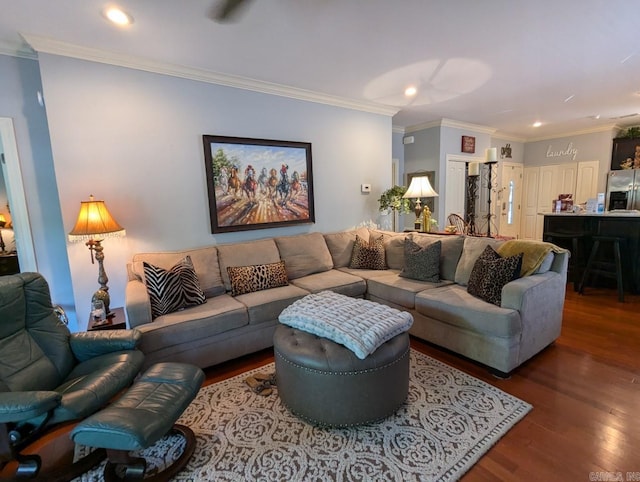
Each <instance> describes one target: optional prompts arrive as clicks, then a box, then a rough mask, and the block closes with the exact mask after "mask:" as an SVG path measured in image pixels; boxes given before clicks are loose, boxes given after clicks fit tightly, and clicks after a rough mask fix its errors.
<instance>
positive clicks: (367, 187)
mask: <svg viewBox="0 0 640 482" xmlns="http://www.w3.org/2000/svg"><path fill="white" fill-rule="evenodd" d="M360 191H361V192H371V184H361V185H360Z"/></svg>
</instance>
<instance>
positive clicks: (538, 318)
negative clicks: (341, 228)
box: [126, 228, 568, 374]
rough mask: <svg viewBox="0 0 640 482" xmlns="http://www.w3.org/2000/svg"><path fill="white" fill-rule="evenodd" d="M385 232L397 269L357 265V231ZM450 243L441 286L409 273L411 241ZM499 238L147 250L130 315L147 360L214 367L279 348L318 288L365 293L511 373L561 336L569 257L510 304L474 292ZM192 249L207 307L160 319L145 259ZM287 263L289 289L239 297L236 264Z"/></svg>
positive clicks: (556, 256) (557, 259)
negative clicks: (278, 333) (474, 277)
mask: <svg viewBox="0 0 640 482" xmlns="http://www.w3.org/2000/svg"><path fill="white" fill-rule="evenodd" d="M381 234H382V235H383V236H384V252H385V257H386V264H387V266H388V269H384V270H371V269H352V268H349V264H350V260H351V255H352V250H353V246H354V242H355V240H356V235H358V236H360V237H361V238H362V239H365V240H368V239H369V237H370V236H374V237H379V236H380V235H381ZM406 236H412V239H415V240H418V241H421V242H427V243H428V242H431V241H434V240H440V241H441V255H440V273H439V274H440V279H441V280H440V282H438V283H432V282H427V281H418V280H415V279H409V278H405V277H402V276H400V272H401V270H402V268H403V266H404V262H405V260H404V243H405V237H406ZM502 242H503V241H499V240H496V239H492V238H480V237H466V236H458V235H455V236H447V235H431V234H418V233H393V232H382V231H377V230H369V229H367V228H359V229H357V230H351V231H345V232H339V233H330V234H321V233H310V234H303V235H297V236H283V237H276V238H270V239H262V240H258V241H251V242H242V243H233V244H222V245H217V246H208V247H204V248H199V249H191V250H184V251H177V252H161V253H141V254H136V255H135V256H134V257H133V260H132V262H131V263H130V264H129V265H128V274H129V282H128V284H127V288H126V312H127V317H128V321H129V326H130V327H131V328H137V329H138V330H140V331H141V332H142V343H141V346H140V349H141V350H142V351H143V352H144V353H145V363H146V364H147V365H150V364H153V363H156V362H158V361H167V360H171V361H181V362H188V363H193V364H195V365H198V366H200V367H203V368H204V367H209V366H212V365H215V364H217V363H220V362H223V361H226V360H230V359H233V358H236V357H238V356H241V355H245V354H248V353H252V352H255V351H258V350H261V349H264V348H267V347H270V346H272V344H273V333H274V331H275V328H276V326H277V324H278V315H279V314H280V312H281V311H282V310H283V309H284V308H285V307H286V306H288V305H289V304H291V303H292V302H294V301H295V300H297V299H300V298H302V297H304V296H305V295H307V294H309V293H316V292H319V291H323V290H332V291H335V292H338V293H341V294H344V295H348V296H354V297H365V298H367V299H370V300H373V301H377V302H379V303H383V304H386V305H389V306H392V307H395V308H398V309H401V310H405V311H408V312H410V313H411V314H412V315H413V316H414V323H413V326H412V328H411V330H410V333H411V334H412V335H414V336H416V337H418V338H421V339H423V340H426V341H429V342H432V343H434V344H436V345H439V346H442V347H444V348H447V349H449V350H452V351H454V352H456V353H459V354H460V355H463V356H465V357H468V358H470V359H472V360H475V361H477V362H479V363H481V364H484V365H486V366H487V367H489V368H490V369H491V370H492V371H494V372H496V373H499V374H507V373H509V372H511V371H512V370H513V369H514V368H516V367H518V366H519V365H520V364H522V363H523V362H525V361H526V360H528V359H529V358H531V357H532V356H533V355H535V354H536V353H538V352H539V351H540V350H542V349H543V348H545V347H546V346H547V345H549V344H551V343H552V342H553V341H554V340H555V339H556V338H557V337H558V336H559V335H560V330H561V325H562V310H563V306H564V295H565V287H566V276H567V261H568V253H567V252H564V251H561V250H555V251H558V252H553V251H552V252H549V253H548V254H546V255H545V258H544V260H543V262H542V263H541V264H540V266H537V267H536V270H535V272H534V273H533V274H531V275H529V276H525V277H522V278H519V279H516V280H514V281H511V282H509V283H507V284H506V285H505V286H504V287H503V288H502V302H501V306H496V305H495V304H492V303H489V302H487V301H484V300H482V299H479V298H477V297H475V296H472V295H471V294H469V293H468V292H467V286H466V285H467V282H468V280H469V276H470V273H471V271H472V268H473V266H474V264H475V262H476V260H477V258H478V257H479V256H480V254H481V253H482V251H483V250H484V248H485V247H486V246H487V245H492V246H493V247H496V248H497V247H498V246H499V245H500V244H501V243H502ZM187 255H189V256H190V258H191V261H192V263H193V266H194V269H195V272H196V274H197V276H198V279H199V282H200V286H201V288H202V290H203V292H204V294H205V296H206V303H204V304H201V305H198V306H193V307H188V308H185V309H183V310H180V311H176V312H173V313H169V314H166V315H163V316H160V317H157V318H156V319H152V317H151V307H150V299H149V295H148V292H147V288H146V286H145V277H144V268H143V262H147V263H150V264H153V265H155V266H158V267H162V268H164V269H169V268H171V267H172V266H173V265H174V264H175V263H177V262H178V261H180V260H181V259H183V258H184V257H185V256H187ZM281 260H282V261H284V265H285V268H286V275H287V278H288V281H289V284H288V285H287V286H279V287H275V288H269V289H266V290H261V291H255V292H250V293H245V294H241V295H238V296H235V297H234V296H231V294H230V291H231V282H230V279H229V276H228V273H227V267H233V266H248V265H260V264H270V263H277V262H279V261H281Z"/></svg>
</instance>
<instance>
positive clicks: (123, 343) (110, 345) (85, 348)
mask: <svg viewBox="0 0 640 482" xmlns="http://www.w3.org/2000/svg"><path fill="white" fill-rule="evenodd" d="M141 340H142V333H140V332H139V331H138V330H135V329H134V330H105V331H85V332H78V333H72V334H71V337H70V338H69V345H70V346H71V351H72V352H73V356H75V357H76V359H77V360H78V361H80V362H83V361H87V360H89V359H91V358H94V357H96V356H100V355H104V354H106V353H113V352H116V351H125V350H135V349H136V347H137V346H138V345H139V344H140V341H141Z"/></svg>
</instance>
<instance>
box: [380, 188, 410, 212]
mask: <svg viewBox="0 0 640 482" xmlns="http://www.w3.org/2000/svg"><path fill="white" fill-rule="evenodd" d="M405 192H407V188H406V187H404V186H393V187H392V188H389V189H387V190H386V191H384V192H383V193H382V195H381V196H380V199H378V202H379V203H380V212H388V211H392V212H394V211H397V212H399V213H410V212H411V202H410V201H409V199H405V198H403V197H402V196H404V193H405Z"/></svg>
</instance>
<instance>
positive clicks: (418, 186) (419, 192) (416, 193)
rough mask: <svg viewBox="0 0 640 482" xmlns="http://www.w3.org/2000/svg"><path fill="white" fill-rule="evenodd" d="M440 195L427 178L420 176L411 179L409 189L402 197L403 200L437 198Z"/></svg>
mask: <svg viewBox="0 0 640 482" xmlns="http://www.w3.org/2000/svg"><path fill="white" fill-rule="evenodd" d="M436 196H438V193H437V192H435V191H434V190H433V188H432V187H431V183H430V182H429V178H428V177H427V176H418V177H414V178H413V179H411V184H409V189H407V192H405V193H404V195H403V196H402V197H403V198H408V199H415V198H418V199H419V198H421V197H436Z"/></svg>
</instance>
